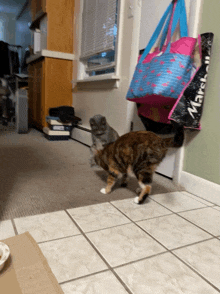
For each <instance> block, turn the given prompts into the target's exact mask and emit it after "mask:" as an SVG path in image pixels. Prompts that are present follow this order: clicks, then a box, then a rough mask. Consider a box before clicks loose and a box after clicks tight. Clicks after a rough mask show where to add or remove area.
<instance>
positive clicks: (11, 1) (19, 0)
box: [0, 0, 26, 15]
mask: <svg viewBox="0 0 220 294" xmlns="http://www.w3.org/2000/svg"><path fill="white" fill-rule="evenodd" d="M25 2H26V0H0V12H4V13H14V14H16V15H17V14H18V13H19V12H20V11H21V9H22V7H23V5H24V3H25Z"/></svg>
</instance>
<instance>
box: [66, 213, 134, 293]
mask: <svg viewBox="0 0 220 294" xmlns="http://www.w3.org/2000/svg"><path fill="white" fill-rule="evenodd" d="M65 211H66V213H67V214H68V216H69V217H70V219H71V220H72V222H73V223H74V224H75V225H76V227H77V228H78V229H79V231H80V232H81V234H82V235H83V236H84V238H85V239H86V240H87V242H88V243H89V244H90V246H92V248H93V249H94V250H95V252H96V253H97V254H98V256H99V257H100V258H101V259H102V261H103V262H104V263H105V265H106V266H107V268H108V269H109V270H110V271H111V272H112V273H113V275H114V276H115V277H116V278H117V279H118V280H119V282H120V283H121V284H122V285H123V287H124V288H125V290H126V291H127V292H128V293H129V294H133V293H132V292H131V291H130V290H129V289H128V287H127V285H126V284H125V283H124V282H123V281H122V280H121V279H120V278H119V277H118V275H117V274H116V273H115V271H114V270H113V269H112V267H111V266H110V264H109V263H108V262H107V260H106V259H105V258H104V256H102V254H101V252H99V250H98V249H97V248H96V247H95V245H94V244H93V243H92V242H91V241H90V239H89V238H88V237H87V235H86V234H85V233H84V231H83V230H82V229H81V228H80V226H79V225H78V224H77V222H76V221H75V220H74V219H73V217H72V216H71V215H70V213H69V212H68V211H67V210H65Z"/></svg>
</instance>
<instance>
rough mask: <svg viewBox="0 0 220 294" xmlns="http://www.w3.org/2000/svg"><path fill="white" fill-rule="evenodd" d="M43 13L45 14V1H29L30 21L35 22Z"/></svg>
mask: <svg viewBox="0 0 220 294" xmlns="http://www.w3.org/2000/svg"><path fill="white" fill-rule="evenodd" d="M44 12H46V0H31V15H32V21H34V20H36V19H37V18H38V17H39V16H40V15H41V14H42V13H44Z"/></svg>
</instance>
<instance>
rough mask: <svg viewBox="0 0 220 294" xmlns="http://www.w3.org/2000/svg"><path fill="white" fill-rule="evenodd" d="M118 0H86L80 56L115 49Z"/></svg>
mask: <svg viewBox="0 0 220 294" xmlns="http://www.w3.org/2000/svg"><path fill="white" fill-rule="evenodd" d="M116 2H117V0H84V1H83V15H82V43H81V56H80V58H89V57H91V56H93V55H95V54H98V53H101V52H105V51H108V50H114V26H115V18H116Z"/></svg>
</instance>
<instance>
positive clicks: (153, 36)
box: [139, 2, 174, 63]
mask: <svg viewBox="0 0 220 294" xmlns="http://www.w3.org/2000/svg"><path fill="white" fill-rule="evenodd" d="M173 7H174V2H172V3H170V4H169V6H168V7H167V9H166V11H165V12H164V14H163V16H162V18H161V20H160V22H159V24H158V25H157V27H156V30H155V31H154V33H153V35H152V37H151V39H150V41H149V43H148V45H147V47H146V48H145V50H144V52H143V54H142V56H141V58H140V60H139V62H140V63H141V62H142V61H143V60H144V59H145V57H146V56H147V55H148V53H149V52H150V50H151V48H152V47H153V45H154V43H155V42H156V40H157V38H158V37H159V34H160V32H161V30H162V28H163V25H164V23H165V21H166V19H167V17H168V15H169V14H170V13H171V12H172V11H173Z"/></svg>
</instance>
